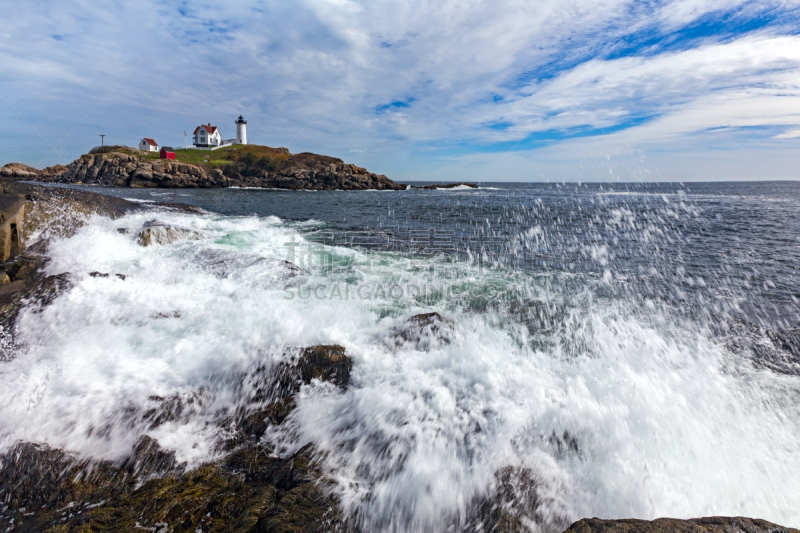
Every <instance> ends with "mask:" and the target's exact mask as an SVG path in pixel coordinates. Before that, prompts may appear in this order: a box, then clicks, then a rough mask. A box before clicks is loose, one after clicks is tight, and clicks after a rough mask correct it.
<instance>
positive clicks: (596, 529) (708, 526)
mask: <svg viewBox="0 0 800 533" xmlns="http://www.w3.org/2000/svg"><path fill="white" fill-rule="evenodd" d="M565 533H800V531H798V530H797V529H792V528H789V527H783V526H779V525H777V524H773V523H771V522H767V521H766V520H758V519H752V518H742V517H722V516H714V517H709V518H693V519H690V520H677V519H674V518H659V519H657V520H632V519H628V520H601V519H599V518H584V519H583V520H580V521H578V522H575V523H574V524H572V525H571V526H569V529H567V531H566V532H565Z"/></svg>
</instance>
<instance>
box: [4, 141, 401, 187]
mask: <svg viewBox="0 0 800 533" xmlns="http://www.w3.org/2000/svg"><path fill="white" fill-rule="evenodd" d="M280 150H285V149H275V151H276V152H278V153H279V155H282V156H283V155H285V156H288V157H285V158H284V159H280V160H279V161H280V163H276V162H275V161H273V160H264V159H258V160H257V159H247V160H244V161H236V162H231V163H229V164H226V165H221V166H218V167H215V168H209V167H207V166H202V165H194V164H188V163H181V162H175V161H170V160H167V159H156V160H152V159H147V158H145V157H143V156H142V155H138V154H136V153H135V152H133V150H132V149H127V148H126V149H124V150H122V151H119V152H114V151H112V152H106V153H95V154H92V153H90V154H86V155H83V156H81V157H80V158H78V159H76V160H75V161H73V162H72V163H70V164H69V165H67V166H63V165H57V166H55V167H48V168H46V169H44V170H41V171H39V170H37V169H34V168H32V167H27V166H25V165H21V164H19V163H10V164H8V165H6V166H4V167H3V168H2V169H0V177H3V178H6V179H24V180H31V181H43V182H47V183H64V184H85V185H105V186H112V187H147V188H223V187H257V188H265V189H287V190H348V191H358V190H379V191H400V190H405V189H406V188H407V186H406V185H402V184H399V183H395V182H394V181H392V180H390V179H389V178H387V177H386V176H384V175H378V174H373V173H372V172H369V171H367V170H366V169H364V168H361V167H357V166H355V165H349V164H345V163H344V162H343V161H342V160H341V159H337V158H334V157H327V156H320V155H316V154H305V153H304V154H296V155H291V154H288V150H287V151H286V152H285V153H284V152H282V151H280Z"/></svg>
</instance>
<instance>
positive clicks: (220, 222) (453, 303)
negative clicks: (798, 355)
mask: <svg viewBox="0 0 800 533" xmlns="http://www.w3.org/2000/svg"><path fill="white" fill-rule="evenodd" d="M152 218H153V215H152V213H150V214H134V215H129V216H126V217H123V218H121V219H118V220H114V221H112V220H109V219H106V218H100V217H94V218H92V219H91V220H90V223H89V224H87V225H86V226H84V227H83V228H81V229H80V230H78V231H77V233H76V234H75V235H74V236H73V237H71V238H69V239H62V240H56V241H54V242H53V243H52V244H51V246H50V254H51V256H52V261H51V262H50V263H49V264H48V266H47V269H48V274H58V273H62V272H71V273H72V277H71V280H72V283H73V287H72V289H70V290H69V291H67V292H66V293H65V294H63V295H62V296H60V297H59V298H57V299H56V300H55V301H54V302H53V303H52V304H51V305H50V306H48V307H47V308H45V309H44V310H43V311H42V312H38V313H34V312H33V310H31V309H29V310H26V311H23V313H22V315H21V316H20V319H19V321H18V332H17V339H16V340H17V342H16V345H15V346H13V347H12V346H11V345H10V344H9V343H8V342H7V343H6V344H4V345H3V346H4V348H3V350H4V351H3V353H7V352H11V353H13V359H11V360H10V361H6V362H0V449H2V450H7V449H8V448H9V447H10V446H12V445H13V443H15V442H18V441H20V440H22V441H37V442H48V443H51V444H53V445H55V446H59V447H63V448H65V449H69V450H74V451H77V452H80V453H82V454H85V455H91V456H95V457H102V458H110V459H119V458H121V457H123V456H125V455H126V454H127V453H128V452H129V450H130V448H131V446H132V445H133V443H134V442H135V441H136V439H137V438H138V437H139V436H140V435H141V434H143V433H148V434H150V435H151V436H153V437H154V438H157V439H158V440H159V442H160V443H161V444H162V445H163V446H165V447H167V448H170V449H174V450H176V452H177V456H178V459H179V460H181V461H187V462H189V463H190V464H198V463H200V462H202V461H205V460H208V459H211V458H213V457H214V453H215V452H213V442H214V439H215V438H216V430H215V427H216V426H215V424H214V420H215V414H216V413H218V412H219V411H220V410H221V409H223V408H230V407H232V406H235V405H237V404H238V403H240V402H241V395H242V389H241V387H242V386H243V385H242V383H243V381H242V376H243V375H244V373H246V372H247V370H248V369H250V368H253V367H254V366H255V365H257V364H259V363H263V362H264V361H272V362H275V361H277V360H280V358H281V357H283V355H282V354H283V353H284V348H285V347H291V346H309V345H314V344H320V343H336V344H342V345H343V346H345V347H346V349H347V352H348V354H349V355H350V356H351V357H352V358H353V360H354V368H353V375H352V383H351V385H350V387H349V388H348V390H347V391H346V392H344V393H341V392H339V391H338V390H335V389H334V388H333V387H326V386H323V385H317V386H312V387H306V388H304V389H303V391H302V392H301V394H300V397H299V400H298V409H297V410H296V411H295V412H294V414H293V415H292V416H291V417H290V420H289V421H288V422H287V424H288V427H289V428H291V429H292V431H286V430H273V431H270V432H268V433H267V435H266V436H265V439H266V440H267V441H269V442H270V443H271V444H273V445H276V446H278V448H279V449H282V450H284V451H285V452H290V451H292V450H294V449H297V448H298V447H300V446H302V445H303V444H305V443H307V442H314V443H316V445H317V446H318V448H319V449H321V450H324V451H327V452H329V453H328V454H327V456H326V463H325V465H326V467H327V468H328V469H329V471H330V473H331V474H332V475H333V476H334V477H335V479H337V480H338V481H339V486H340V495H341V496H342V500H343V503H344V505H345V508H346V510H347V511H348V512H349V513H352V515H353V516H356V517H358V518H359V519H360V520H361V521H362V522H363V523H364V524H365V526H366V527H365V529H366V530H373V531H376V530H389V531H430V530H442V529H444V527H445V525H446V524H448V523H453V521H454V520H456V521H457V520H458V517H459V516H461V517H464V516H465V515H467V514H468V512H469V510H470V508H471V506H472V502H473V501H474V498H476V497H480V496H481V495H482V494H486V493H487V492H488V491H489V490H490V489H491V486H492V483H493V480H494V474H495V472H496V471H497V470H499V469H501V468H503V467H505V466H509V465H510V466H517V467H522V468H527V469H530V471H532V472H533V473H534V476H535V479H537V480H538V484H537V485H536V487H535V488H532V489H531V490H535V491H536V492H537V497H538V501H539V502H541V505H542V508H541V509H540V520H541V521H542V525H543V526H544V529H545V530H555V529H558V528H560V527H563V526H564V525H565V524H567V523H568V522H569V521H570V520H573V519H578V518H581V517H584V516H600V517H608V518H611V517H640V518H655V517H659V516H675V517H684V518H688V517H694V516H707V515H717V514H718V515H746V516H757V517H760V518H765V519H768V520H771V521H774V522H778V523H781V524H783V525H788V526H797V525H798V524H800V511H798V507H797V505H796V500H797V495H798V494H800V477H798V476H794V475H791V474H792V473H794V472H798V471H800V378H798V377H797V376H789V375H781V374H776V373H773V372H770V371H765V370H762V369H757V368H755V367H754V366H753V365H752V363H751V362H750V361H749V360H748V359H746V358H745V357H744V356H742V355H737V354H734V353H731V352H730V351H728V350H727V349H725V348H724V347H723V346H721V345H720V344H718V343H715V342H713V341H712V340H709V339H710V336H709V335H707V334H706V332H705V331H704V330H703V329H702V326H700V325H697V324H692V323H686V322H684V321H682V320H679V319H677V318H675V317H673V316H671V315H670V314H669V313H668V312H667V311H663V310H662V311H659V310H658V308H656V309H655V310H652V309H650V308H645V307H642V308H639V304H637V303H636V302H630V301H607V302H603V303H599V302H595V300H594V298H592V288H591V286H587V287H586V288H584V289H583V290H582V291H579V292H578V293H577V294H568V293H567V292H566V289H564V288H563V287H562V286H561V285H560V284H559V283H560V282H559V280H558V279H555V278H553V277H552V276H550V277H548V278H547V279H544V280H543V279H541V278H540V277H536V276H528V275H525V274H522V273H519V272H503V271H490V270H480V269H478V268H477V267H473V266H469V265H455V266H454V265H446V264H444V263H442V264H437V265H434V266H437V267H441V268H443V269H449V270H447V271H448V272H449V275H448V276H443V277H442V278H441V279H439V280H433V281H438V282H441V283H445V284H449V287H452V288H453V289H454V290H451V291H449V292H447V294H449V298H433V299H431V300H430V301H429V302H425V301H422V300H414V299H411V300H409V299H392V298H391V297H388V296H387V297H386V298H383V297H379V298H377V299H376V298H375V295H376V294H381V293H378V292H377V291H375V290H373V291H371V293H370V296H371V298H364V299H362V298H351V299H349V300H340V299H325V300H318V299H316V298H314V297H311V298H306V299H304V298H301V297H299V295H300V294H301V293H300V292H298V291H297V289H298V288H299V286H298V285H292V284H293V283H298V282H299V281H302V282H305V283H306V286H311V285H313V284H314V283H324V284H326V285H327V286H332V285H334V284H337V283H339V284H343V285H345V284H346V285H348V286H349V287H351V288H354V287H356V286H358V284H363V283H369V284H372V285H373V287H376V286H377V285H378V284H381V283H383V284H388V283H397V284H400V283H402V282H404V281H405V282H420V281H421V280H420V274H419V268H418V267H419V265H418V264H415V263H414V261H413V260H412V259H411V258H409V257H404V256H402V255H401V254H382V255H379V256H372V257H367V256H365V255H363V254H364V252H360V251H357V250H352V249H344V248H330V247H324V249H325V252H326V253H328V254H329V256H330V257H332V259H333V261H334V262H337V261H340V262H344V263H346V262H347V261H351V262H352V263H353V264H357V265H358V264H361V265H364V264H369V268H360V269H359V268H355V269H352V270H349V271H346V272H320V271H319V270H318V269H316V268H314V264H313V263H311V264H308V263H303V262H302V261H301V260H308V259H309V257H308V256H302V255H296V256H295V261H296V262H297V263H302V264H300V265H299V266H302V267H304V271H303V272H301V273H298V272H293V271H291V269H289V270H287V267H286V266H285V264H283V263H282V261H283V260H284V259H286V258H287V257H288V254H289V252H290V250H294V251H295V252H298V251H299V249H300V248H302V247H303V246H305V245H306V244H307V242H306V241H305V240H304V239H303V237H302V236H299V235H294V233H293V232H294V231H295V230H296V229H302V227H301V226H300V225H298V224H295V223H289V222H284V221H281V220H280V219H277V218H275V217H270V218H257V217H242V218H233V217H222V216H216V215H189V214H183V213H175V212H163V213H159V215H158V219H159V221H162V222H164V223H167V224H173V225H175V226H180V227H184V228H191V229H192V230H195V231H199V232H202V233H203V234H205V235H208V236H209V237H208V238H207V239H205V240H201V241H182V242H176V243H173V244H168V245H162V246H154V247H153V246H149V247H142V246H139V245H138V244H137V243H136V236H135V234H121V233H119V232H118V231H117V229H118V228H138V227H141V226H142V225H143V224H144V223H145V222H147V221H148V220H150V219H152ZM313 225H314V223H313V222H312V223H307V224H305V225H304V227H313ZM290 243H296V244H299V245H300V248H297V247H289V246H287V244H290ZM431 261H433V260H431ZM93 271H100V272H108V273H120V274H124V275H125V276H126V279H124V280H123V279H120V278H117V277H115V276H113V275H112V276H109V277H92V276H90V275H88V274H87V273H88V272H93ZM298 280H299V281H298ZM422 281H424V280H422ZM598 283H600V282H598ZM287 287H289V289H290V290H289V292H287V290H285V289H286V288H287ZM292 287H294V288H292ZM474 287H478V288H480V289H481V290H483V289H486V288H488V287H495V288H496V289H497V290H498V291H500V292H503V291H509V290H512V289H513V290H516V291H524V292H525V293H526V296H527V297H528V298H533V299H538V300H543V301H545V300H546V301H560V302H562V303H563V304H564V305H565V306H566V308H567V311H565V313H564V315H563V317H561V318H560V319H559V320H560V324H561V327H559V328H557V329H555V330H554V331H551V332H549V333H547V334H541V333H537V332H536V331H534V332H533V333H531V332H529V330H528V329H527V328H525V327H523V326H522V325H521V324H520V323H519V321H518V320H515V319H514V317H513V314H511V315H509V314H507V313H499V312H487V311H485V307H484V308H480V306H478V307H476V308H478V309H480V310H481V311H482V312H480V313H469V312H467V311H465V309H468V308H469V306H468V305H467V304H468V303H469V302H468V301H467V300H468V299H470V298H472V299H476V298H477V299H479V297H478V296H479V295H478V296H476V295H475V294H472V293H470V292H469V291H467V289H469V288H474ZM353 292H355V291H353ZM288 294H291V295H292V297H291V298H289V297H288V296H287V295H288ZM326 294H328V295H329V294H330V293H326ZM351 294H352V293H351ZM472 303H473V304H474V302H472ZM642 305H643V304H642ZM473 307H475V306H473ZM432 310H435V311H438V312H440V313H441V314H442V315H444V316H448V317H451V318H453V319H454V322H455V327H454V330H453V332H452V335H451V337H452V339H451V340H452V342H450V343H447V342H442V343H426V344H424V345H420V344H414V343H408V344H404V345H402V346H400V347H399V348H398V349H392V350H389V349H387V345H386V343H385V342H384V341H385V339H386V338H387V336H389V335H391V334H392V332H393V331H396V330H397V328H399V327H402V325H403V322H404V320H405V319H407V318H408V317H409V316H411V315H413V314H416V313H420V312H426V311H432ZM4 338H5V337H4ZM421 347H424V349H425V350H426V351H420V350H418V348H421ZM200 390H202V391H203V392H202V394H203V395H204V398H205V399H204V401H203V402H202V405H201V406H200V407H198V408H197V409H195V410H194V411H192V412H191V413H189V414H188V415H186V416H185V417H183V418H182V419H180V420H176V421H172V422H169V423H166V424H163V425H161V426H159V427H157V428H156V429H152V430H151V429H149V427H148V425H147V424H145V423H140V422H136V420H135V415H131V413H136V412H137V408H140V411H141V408H142V407H144V406H147V405H149V404H150V403H151V402H152V400H151V397H152V396H160V397H170V396H174V395H181V394H183V395H190V394H197V393H198V391H200ZM149 402H150V403H149ZM140 411H139V412H140ZM126 417H127V418H126ZM131 417H133V418H131ZM573 441H574V446H571V445H570V444H569V442H573Z"/></svg>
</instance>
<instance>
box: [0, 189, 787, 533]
mask: <svg viewBox="0 0 800 533" xmlns="http://www.w3.org/2000/svg"><path fill="white" fill-rule="evenodd" d="M0 187H2V189H3V193H2V194H0V196H2V197H6V198H9V199H13V200H14V201H13V202H8V204H9V205H11V204H14V205H16V204H17V203H19V202H24V204H25V227H24V228H21V231H23V232H24V233H27V234H31V233H32V232H34V231H35V232H37V233H38V234H39V235H41V239H40V240H38V241H37V242H35V243H28V244H29V246H28V247H27V249H24V251H22V252H21V253H18V254H16V255H15V256H13V257H11V258H9V259H8V260H7V261H5V262H3V263H2V264H0V271H2V273H3V275H5V276H6V279H4V281H5V282H4V283H3V284H0V325H2V326H3V329H4V331H5V332H11V333H13V331H14V324H15V321H16V318H17V316H18V314H19V312H20V311H21V310H22V309H24V308H31V309H33V310H37V309H41V308H44V307H46V306H47V305H49V304H50V303H51V302H52V301H53V300H54V299H55V298H56V297H58V296H59V295H61V294H64V293H65V292H67V291H69V290H70V287H71V282H70V277H71V274H70V273H64V274H59V275H56V276H47V275H46V274H45V272H44V266H45V265H46V264H47V261H48V257H47V243H48V240H49V239H50V238H52V237H60V236H69V235H71V234H72V233H74V231H75V230H76V229H77V228H78V227H80V225H81V224H82V222H81V218H80V216H75V215H86V214H89V213H98V214H101V215H104V216H108V217H112V218H116V217H120V216H123V215H125V214H126V213H130V212H132V211H141V210H150V209H153V208H152V207H150V206H146V205H141V204H137V203H133V202H129V201H126V200H123V199H119V198H114V197H110V196H103V195H100V194H95V193H92V192H86V191H82V190H77V189H68V188H56V187H47V186H40V185H34V184H26V183H13V182H6V183H0ZM165 207H167V208H172V209H185V210H192V209H193V208H192V207H191V206H171V207H170V206H157V208H161V209H163V208H165ZM145 229H148V228H145ZM143 231H144V230H143ZM140 244H141V245H147V244H149V242H146V243H141V242H140ZM90 275H92V276H100V277H105V276H109V275H111V274H109V273H103V272H92V273H90ZM121 279H123V281H124V276H122V277H121ZM455 327H456V325H455V323H454V322H453V321H452V320H450V319H448V318H446V317H442V316H440V315H438V314H436V313H428V314H425V315H417V316H414V317H409V318H408V319H407V320H406V322H405V323H404V324H403V325H401V326H399V327H397V328H395V329H394V330H392V332H391V333H390V334H389V338H387V339H386V345H387V349H391V348H392V347H396V346H399V345H402V344H405V343H412V344H415V345H417V344H419V343H420V342H422V340H424V339H428V342H429V341H430V339H431V338H434V337H435V338H436V340H437V342H442V343H446V342H450V339H451V337H452V331H453V328H455ZM12 342H13V335H12ZM418 348H419V349H424V346H422V345H420V346H419V347H418ZM291 350H293V351H292V353H293V356H292V357H288V358H284V359H283V360H286V361H290V362H287V363H282V364H280V365H278V366H277V367H269V366H268V365H265V366H263V367H258V368H255V369H251V370H250V371H249V373H248V376H247V379H248V380H250V382H251V383H255V384H256V386H255V387H254V389H253V390H254V392H253V393H252V394H251V395H250V396H249V397H248V398H247V399H246V401H245V402H244V403H243V404H242V405H241V406H240V408H238V409H236V410H235V411H233V412H227V413H223V414H221V415H220V416H219V417H218V418H217V420H216V424H217V425H218V427H219V428H220V429H221V430H224V431H221V432H220V435H221V437H220V439H219V442H218V443H217V447H218V450H219V451H220V456H221V458H220V459H218V460H216V461H213V462H210V463H207V464H204V465H201V466H198V467H195V468H191V469H190V468H187V466H186V465H185V464H181V463H179V462H178V461H177V460H176V457H175V454H174V452H170V451H168V450H165V449H163V448H161V446H160V445H159V443H158V442H157V441H156V440H154V439H152V438H150V437H147V436H143V437H141V438H140V439H139V440H138V441H137V442H136V443H135V444H134V446H133V447H132V448H131V450H130V453H129V454H128V456H127V457H125V458H123V459H121V460H119V461H116V462H110V461H98V460H93V459H88V458H86V457H81V456H78V455H76V454H74V453H71V452H69V451H66V450H60V449H55V448H52V447H50V446H47V445H45V444H41V443H32V442H20V443H18V444H17V445H16V446H15V447H14V448H12V449H11V450H9V451H7V452H6V453H4V454H2V455H0V529H2V531H8V532H38V531H46V532H50V533H85V532H97V531H109V532H111V531H115V532H116V531H124V532H134V531H143V530H150V531H173V532H176V533H177V532H187V533H188V532H196V531H204V532H208V531H220V532H222V531H230V532H259V533H260V532H287V533H288V532H301V531H303V532H306V531H307V532H327V531H336V532H345V531H352V532H356V531H364V530H363V528H359V524H358V523H357V522H355V521H354V520H353V519H352V518H350V517H347V516H344V515H343V514H342V511H341V506H340V502H339V501H338V499H337V496H336V493H335V490H334V489H335V485H334V483H333V481H332V480H330V479H328V478H327V477H326V475H325V473H324V472H323V469H322V468H321V467H320V461H321V460H322V459H324V457H323V456H322V455H321V454H320V453H319V451H318V450H317V449H316V448H315V446H314V444H313V443H310V444H307V445H305V446H303V447H302V448H300V449H299V450H297V451H294V452H293V453H289V454H288V455H280V454H277V453H275V450H271V449H268V448H267V447H265V446H264V445H263V444H262V443H261V441H260V438H261V436H262V435H264V433H265V432H266V431H267V430H268V429H269V428H270V427H280V426H283V425H285V424H290V423H291V415H292V412H293V411H294V409H295V405H296V395H297V394H298V393H299V392H300V391H301V389H302V387H304V386H307V385H308V384H310V383H311V382H312V381H314V380H319V381H323V382H328V383H331V384H332V385H334V386H335V389H338V390H339V391H345V390H346V389H347V387H348V386H349V385H350V373H351V369H352V361H351V359H350V357H349V356H348V355H347V353H346V350H345V349H344V348H343V347H341V346H335V345H319V346H309V347H297V348H292V349H291ZM4 361H5V360H4V359H2V358H0V365H2V364H4ZM201 401H202V398H201V397H200V396H198V397H197V398H195V397H192V396H174V397H168V398H161V397H151V398H150V402H151V405H150V407H149V408H146V409H145V408H142V409H139V410H136V411H134V412H131V413H130V416H131V419H132V420H135V421H136V423H141V424H144V425H146V426H148V427H150V428H156V427H158V426H160V425H161V424H164V423H168V422H171V421H175V420H179V419H180V417H181V416H184V415H185V413H186V412H187V411H190V410H191V409H193V408H194V407H195V404H196V402H201ZM555 438H556V439H559V438H560V437H555ZM563 440H564V443H565V444H564V446H569V447H571V446H573V443H572V441H570V437H569V436H568V435H567V434H566V433H565V435H564V439H563ZM573 440H574V439H573ZM559 442H561V441H559ZM574 446H575V448H576V449H577V447H578V446H579V445H578V443H577V441H576V442H575V443H574ZM536 483H537V482H536V479H535V478H534V477H533V475H532V473H531V472H530V471H528V470H526V469H521V468H516V467H510V466H509V467H507V468H504V469H501V470H500V471H498V472H497V473H496V486H495V487H494V488H493V491H492V492H491V493H489V494H487V495H485V496H483V497H481V498H479V499H477V500H476V501H474V502H471V504H470V505H468V509H469V513H468V515H467V516H465V517H454V519H453V524H452V528H451V529H452V530H453V531H470V532H476V533H477V532H488V531H493V532H517V531H519V532H522V531H527V530H528V529H527V528H526V526H525V519H526V518H527V519H530V518H534V519H535V518H537V517H538V513H539V505H540V502H539V501H538V500H537V495H536V494H537V492H536ZM567 523H568V522H567ZM566 525H567V524H566V523H565V524H564V525H563V526H562V527H566ZM567 532H570V533H800V531H798V530H796V529H790V528H785V527H782V526H778V525H775V524H772V523H769V522H766V521H763V520H757V519H750V518H739V517H737V518H726V517H712V518H699V519H692V520H676V519H658V520H653V521H645V520H600V519H597V518H592V519H584V520H580V521H578V522H575V523H573V524H572V525H570V526H569V528H568V529H567Z"/></svg>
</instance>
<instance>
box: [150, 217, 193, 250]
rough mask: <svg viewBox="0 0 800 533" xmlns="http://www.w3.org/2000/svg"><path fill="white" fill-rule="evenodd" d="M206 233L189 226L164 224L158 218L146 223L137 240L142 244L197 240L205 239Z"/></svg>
mask: <svg viewBox="0 0 800 533" xmlns="http://www.w3.org/2000/svg"><path fill="white" fill-rule="evenodd" d="M205 237H206V235H205V234H203V233H201V232H199V231H196V230H193V229H188V228H181V227H179V226H171V225H169V224H163V223H161V222H158V221H156V220H151V221H150V222H147V223H145V225H144V228H142V230H141V231H140V232H139V234H138V237H137V241H136V242H138V243H139V245H141V246H150V245H153V244H162V245H163V244H172V243H175V242H179V241H197V240H200V239H204V238H205Z"/></svg>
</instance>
